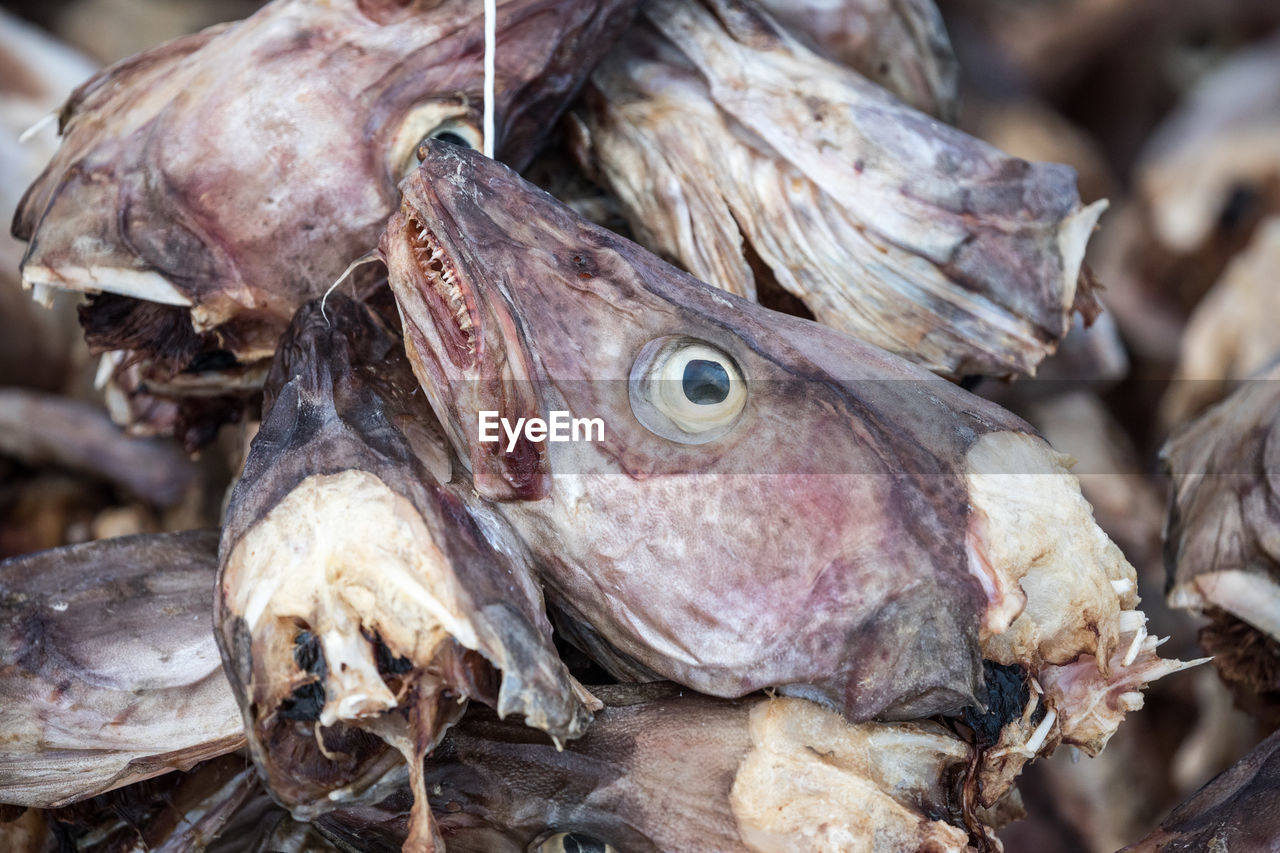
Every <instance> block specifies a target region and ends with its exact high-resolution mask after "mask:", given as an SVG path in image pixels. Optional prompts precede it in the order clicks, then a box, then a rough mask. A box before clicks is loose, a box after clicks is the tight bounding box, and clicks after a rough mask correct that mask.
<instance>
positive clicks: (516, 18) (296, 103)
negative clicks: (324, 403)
mask: <svg viewBox="0 0 1280 853" xmlns="http://www.w3.org/2000/svg"><path fill="white" fill-rule="evenodd" d="M633 3H634V0H579V2H574V3H569V4H566V3H562V2H551V0H511V2H505V3H500V4H499V5H498V17H497V26H498V36H497V45H498V47H497V80H498V89H497V102H496V108H497V116H498V126H497V130H496V133H497V135H498V137H499V138H498V139H497V143H498V145H497V150H498V152H499V153H500V155H501V156H503V157H504V158H506V159H509V160H510V161H511V162H513V163H515V164H517V165H522V164H524V163H525V162H527V161H528V159H529V158H530V157H531V156H532V154H533V153H534V151H535V149H536V148H537V146H538V145H539V144H540V143H541V140H542V137H543V135H544V134H545V133H546V132H547V131H548V130H549V128H550V126H551V124H552V122H553V120H554V118H555V116H556V115H557V114H558V112H559V110H560V109H561V107H562V105H563V104H564V103H565V102H566V101H567V99H568V98H569V97H571V96H572V95H573V93H574V92H575V91H576V89H577V87H578V85H579V83H580V82H581V80H582V78H583V76H584V75H585V74H586V72H587V71H588V70H589V69H590V67H591V65H592V64H593V63H594V61H595V59H596V58H597V57H598V56H599V55H600V54H601V53H602V52H603V51H604V50H605V49H606V48H607V47H608V45H609V44H610V43H611V42H612V40H613V38H614V37H615V36H616V35H617V34H618V32H619V30H620V28H621V27H622V26H623V25H625V22H626V19H627V17H628V16H629V11H630V7H631V6H632V5H633ZM481 17H482V7H481V6H480V5H477V4H475V3H473V2H470V0H448V2H445V3H425V2H422V3H412V4H405V3H395V2H390V0H368V1H367V2H365V1H364V0H362V2H356V0H338V1H337V2H320V0H276V2H273V3H271V4H269V5H268V6H267V7H265V8H264V9H262V10H261V11H260V12H259V13H258V14H256V15H253V16H252V17H250V18H248V19H246V20H245V21H242V22H238V23H235V24H230V25H226V26H221V27H214V28H211V29H209V30H206V31H204V32H202V33H199V34H196V35H193V36H188V37H185V38H181V39H178V40H175V41H173V42H169V43H168V44H165V45H162V46H160V47H157V48H155V49H154V50H151V51H148V52H146V53H143V54H140V55H138V56H136V57H133V58H131V59H129V60H126V61H124V62H121V63H119V64H117V65H115V66H113V67H111V68H109V69H107V70H106V71H104V72H103V73H102V74H100V75H98V76H97V77H95V78H93V79H92V80H90V81H89V82H88V83H86V84H85V85H84V86H82V87H81V88H80V89H78V90H77V91H76V93H75V94H74V95H73V96H72V98H71V100H70V101H69V102H68V104H67V106H66V107H64V109H63V113H62V131H63V142H62V147H61V148H60V149H59V151H58V153H57V156H56V157H55V158H54V161H53V162H52V163H51V164H50V165H49V167H48V168H47V169H46V171H45V173H44V174H43V175H42V176H41V177H40V179H39V180H38V181H37V182H36V183H35V184H34V185H33V186H32V187H31V188H30V190H28V192H27V195H26V197H25V198H24V199H23V202H22V204H21V206H20V207H19V210H18V214H17V217H16V219H15V222H14V233H15V234H16V235H17V236H19V237H21V238H23V239H27V240H29V241H30V245H29V246H28V249H27V254H26V257H25V259H24V261H23V268H22V275H23V281H24V283H25V284H26V286H28V287H33V288H35V289H36V291H37V294H36V295H37V297H38V298H39V297H40V296H41V295H42V294H44V293H47V292H48V291H49V290H50V289H57V288H61V289H71V290H78V291H85V292H88V293H99V292H101V293H103V294H106V296H103V297H99V298H98V299H95V300H94V301H93V302H92V303H91V304H90V306H89V307H88V308H86V309H85V311H84V312H82V323H83V325H84V326H85V328H86V332H87V335H88V339H89V343H90V345H91V347H93V348H94V349H95V351H98V352H102V351H110V350H128V351H129V353H130V360H138V359H142V360H145V361H146V362H147V366H148V376H147V379H148V380H149V381H150V382H152V383H155V382H164V381H169V380H172V379H174V378H175V377H178V375H179V374H181V372H182V371H184V370H188V371H192V372H196V373H200V372H204V373H208V374H210V376H209V377H208V378H210V379H213V380H215V381H216V380H217V379H218V378H219V377H218V374H219V373H220V372H221V371H223V370H225V369H226V368H227V366H228V365H232V366H243V365H250V364H252V363H253V362H261V361H264V360H269V359H270V357H271V354H272V353H273V352H274V351H275V347H276V342H277V340H278V339H279V337H280V334H281V333H282V332H283V330H284V328H285V326H287V324H288V322H289V320H290V318H291V317H292V316H293V313H294V311H295V309H297V308H298V306H299V305H301V304H302V303H303V302H305V301H307V300H308V299H311V298H313V297H315V296H319V295H320V293H321V292H322V291H324V290H325V289H326V288H328V287H329V285H330V284H332V283H333V282H334V281H335V280H336V279H337V278H338V277H339V275H340V274H341V273H342V272H343V270H344V269H345V268H346V267H347V266H348V264H350V263H351V262H352V261H353V260H354V259H355V258H357V257H358V256H360V255H361V254H363V253H364V252H366V251H368V250H369V249H370V248H372V246H373V245H374V243H375V242H376V240H377V236H378V233H379V231H380V230H381V228H382V227H383V225H384V224H385V221H386V218H387V216H388V215H390V213H391V212H392V210H393V209H394V205H395V203H396V182H397V181H398V180H399V179H400V178H401V177H402V176H403V175H404V173H405V171H406V170H407V168H408V167H409V166H410V165H411V164H412V163H413V162H414V159H413V155H414V151H415V150H416V147H417V143H418V141H419V140H420V139H422V138H424V137H426V136H428V135H431V134H452V138H454V139H457V140H459V141H465V142H466V143H469V144H474V145H477V146H479V145H480V143H481V140H480V129H479V127H480V113H481V98H482V89H483V74H482V55H483V39H482V20H481ZM281 92H288V93H290V94H289V97H280V96H279V95H280V93H281ZM184 378H188V379H189V378H190V377H184ZM174 393H175V394H199V393H200V390H199V389H175V391H174Z"/></svg>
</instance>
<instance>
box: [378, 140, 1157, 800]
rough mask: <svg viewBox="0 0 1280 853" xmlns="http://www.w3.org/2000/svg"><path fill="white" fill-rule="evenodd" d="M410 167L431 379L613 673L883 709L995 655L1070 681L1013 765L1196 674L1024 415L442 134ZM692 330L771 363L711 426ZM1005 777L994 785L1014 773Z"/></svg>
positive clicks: (953, 690)
mask: <svg viewBox="0 0 1280 853" xmlns="http://www.w3.org/2000/svg"><path fill="white" fill-rule="evenodd" d="M404 187H405V202H404V205H403V208H402V210H401V212H400V213H399V214H398V215H397V216H395V217H394V218H393V219H392V221H391V223H390V224H389V226H388V231H387V233H386V235H385V236H384V239H383V243H382V248H383V251H384V253H385V255H386V257H387V259H388V264H389V269H390V277H391V283H392V287H393V290H394V291H395V293H396V297H397V300H398V302H399V305H400V308H401V312H402V317H403V320H404V325H405V339H406V344H407V346H408V350H409V355H410V358H411V360H412V361H413V364H414V370H415V372H416V373H417V376H418V378H419V380H420V381H421V382H422V385H423V388H424V389H425V390H426V392H427V396H428V397H429V398H430V400H431V402H432V405H433V407H434V408H435V410H436V412H437V414H438V415H439V416H440V418H441V421H442V423H443V424H444V426H445V429H446V432H447V433H448V434H449V437H450V439H451V440H452V442H453V443H454V446H455V449H456V450H457V452H458V453H459V455H460V456H461V457H462V458H463V459H464V460H466V461H467V462H468V464H469V467H470V469H471V474H472V477H473V479H474V483H475V486H476V488H477V490H478V491H479V493H480V494H481V495H483V496H485V497H488V498H490V499H498V500H500V501H502V502H501V503H499V504H498V505H497V507H496V509H497V510H498V511H499V512H500V513H501V514H502V516H503V517H504V518H505V519H507V521H508V522H509V523H510V524H511V525H512V526H513V527H514V529H515V530H516V531H517V532H518V533H519V535H520V536H521V538H522V539H523V540H524V542H525V543H526V544H527V545H528V547H529V548H530V549H531V550H532V551H533V553H534V554H535V555H536V556H537V558H538V560H539V564H540V566H539V574H540V577H541V578H542V580H543V581H544V583H545V584H546V586H547V593H548V598H549V600H550V601H551V602H552V603H553V604H554V605H555V607H556V608H558V610H559V611H560V612H561V614H562V616H563V619H562V622H561V623H560V625H561V627H562V628H563V629H564V630H565V631H566V632H567V633H569V635H570V636H571V637H572V639H573V641H574V642H575V643H577V644H579V645H581V646H584V647H585V648H586V649H587V650H588V651H589V652H590V653H591V654H592V655H593V656H594V657H595V658H596V659H597V660H598V661H599V662H601V663H602V664H603V665H605V666H606V667H607V668H609V669H611V670H612V671H613V672H614V673H615V674H617V675H619V676H621V677H624V678H633V679H635V678H644V677H646V676H648V677H652V675H654V674H656V675H659V676H661V677H664V678H668V679H671V680H674V681H677V682H679V683H682V684H685V685H687V686H689V687H692V688H694V689H696V690H698V691H700V692H704V693H709V694H712V695H720V696H741V695H744V694H746V693H748V692H750V691H752V690H756V689H760V688H765V687H775V688H778V689H779V690H781V691H782V692H784V693H789V694H793V695H798V696H804V697H807V698H812V699H817V700H819V701H822V702H824V703H828V704H830V705H832V706H834V707H835V708H837V709H839V710H840V711H841V712H842V713H843V714H845V715H846V716H847V717H848V718H849V719H851V720H855V721H857V720H865V719H870V718H874V717H880V718H890V719H893V718H896V719H912V718H918V717H922V716H928V715H931V714H936V713H944V714H947V713H957V712H959V711H960V710H961V709H962V708H964V707H965V706H969V705H975V704H977V703H978V702H980V701H985V700H986V696H985V692H986V688H985V686H984V684H983V676H982V668H981V667H980V665H979V663H980V660H981V659H982V658H987V659H989V660H992V661H997V662H999V663H1001V664H1006V665H1009V666H1011V667H1021V669H1018V672H1019V673H1020V675H1019V683H1020V684H1021V686H1022V688H1023V691H1024V692H1026V693H1027V694H1028V695H1027V698H1026V699H1024V702H1028V703H1029V702H1031V700H1030V698H1029V697H1030V693H1031V687H1030V685H1031V684H1032V682H1033V680H1034V679H1033V678H1032V676H1034V677H1038V678H1040V679H1041V681H1042V682H1046V681H1047V680H1048V679H1050V678H1051V677H1054V674H1055V673H1057V675H1056V677H1057V682H1055V683H1061V685H1062V688H1061V689H1060V690H1058V692H1056V693H1053V692H1052V691H1050V692H1049V693H1047V694H1046V695H1045V696H1044V697H1043V698H1039V699H1037V700H1035V701H1037V702H1038V703H1039V704H1040V705H1041V706H1044V705H1045V704H1046V703H1047V704H1048V706H1049V709H1050V710H1051V711H1052V714H1044V715H1042V716H1037V712H1036V708H1035V707H1032V706H1031V705H1028V706H1027V710H1026V712H1025V714H1024V713H1023V706H1022V705H1021V704H1019V705H1018V706H1017V707H1016V708H1014V709H1013V713H1012V716H1013V717H1015V718H1017V719H1015V720H1012V721H1009V725H1010V726H1012V728H1011V729H1010V730H1009V731H1008V732H1007V736H1005V737H1004V740H1003V741H1002V746H1003V747H1007V749H1006V752H1007V753H1008V756H1007V761H1006V763H1004V764H1001V767H1011V768H1012V767H1015V765H1016V766H1020V765H1021V761H1024V760H1025V759H1026V758H1029V757H1030V756H1032V755H1034V754H1035V753H1036V752H1037V751H1040V750H1047V749H1052V748H1053V746H1055V745H1056V744H1057V743H1059V742H1062V741H1065V742H1070V743H1073V744H1078V745H1080V746H1082V747H1084V748H1085V749H1087V750H1090V751H1096V750H1097V749H1100V748H1101V747H1102V745H1103V744H1104V743H1105V740H1106V738H1107V736H1109V734H1110V731H1111V730H1112V729H1113V728H1114V725H1116V724H1118V723H1119V720H1120V718H1121V717H1122V716H1123V713H1124V710H1125V709H1126V708H1129V707H1133V706H1134V705H1136V704H1137V700H1135V699H1134V697H1135V696H1138V695H1140V694H1137V693H1135V691H1137V690H1140V689H1141V687H1142V685H1143V684H1144V683H1145V682H1146V681H1147V680H1150V679H1153V678H1155V677H1158V675H1160V674H1163V673H1164V672H1167V671H1169V670H1171V669H1173V668H1176V667H1177V663H1176V662H1163V661H1159V659H1158V658H1156V657H1155V655H1154V653H1153V651H1152V647H1153V646H1154V643H1155V639H1154V638H1149V637H1147V636H1146V632H1145V628H1144V623H1145V616H1143V614H1142V612H1141V611H1138V610H1135V609H1134V607H1135V605H1136V603H1137V596H1136V593H1135V583H1134V573H1133V569H1132V567H1131V566H1130V565H1129V564H1128V563H1127V562H1125V560H1124V558H1123V556H1122V555H1121V554H1120V552H1119V550H1118V549H1117V548H1116V547H1115V545H1113V544H1112V543H1111V542H1110V540H1108V539H1107V537H1106V536H1105V534H1103V533H1102V531H1100V530H1099V529H1098V528H1097V526H1096V525H1095V524H1094V521H1093V518H1092V516H1091V514H1090V509H1089V506H1088V504H1087V503H1086V502H1085V501H1084V499H1083V498H1082V497H1081V495H1080V491H1079V486H1078V484H1077V483H1076V481H1075V479H1074V478H1073V477H1071V475H1070V474H1068V473H1067V471H1066V469H1065V468H1064V467H1063V464H1062V463H1063V461H1064V458H1063V457H1061V456H1060V455H1058V454H1056V453H1054V452H1053V451H1052V450H1051V449H1050V448H1049V447H1048V445H1046V444H1045V443H1044V442H1043V441H1041V440H1040V439H1038V438H1036V437H1035V436H1033V435H1031V434H1029V427H1027V426H1026V425H1025V424H1024V423H1022V422H1021V421H1019V420H1018V419H1016V418H1015V417H1013V416H1012V415H1010V414H1008V413H1007V412H1004V411H1003V410H1000V409H999V408H997V407H995V406H993V405H991V404H989V403H986V402H984V401H982V400H980V399H978V398H976V397H973V396H971V395H969V394H966V393H965V392H963V391H961V390H959V389H958V388H956V387H955V386H953V385H952V384H951V383H948V382H946V381H944V380H940V379H937V378H936V377H933V376H931V375H930V374H928V373H926V372H924V371H922V370H919V369H917V368H914V367H912V366H911V365H909V364H907V363H905V362H903V361H901V360H900V359H897V358H895V357H893V356H892V355H889V354H887V353H884V352H883V351H880V350H877V349H875V348H873V347H870V346H868V345H865V344H862V343H859V342H857V341H856V340H853V339H851V338H848V337H845V336H844V335H841V334H839V333H838V332H835V331H834V330H831V329H828V328H825V327H822V326H819V325H817V324H814V323H810V322H807V321H803V320H799V319H796V318H792V317H787V316H785V315H781V314H777V313H775V312H771V311H768V310H765V309H763V308H760V307H759V306H755V305H753V304H751V303H748V302H745V301H743V300H740V299H737V298H734V297H732V296H730V295H727V294H724V293H723V292H721V291H719V290H716V289H714V288H711V287H709V286H707V285H704V284H702V283H700V282H697V281H696V280H694V279H692V278H691V277H689V276H687V275H685V274H683V273H681V272H679V271H678V270H676V269H674V268H673V267H671V266H669V265H667V264H664V263H663V262H661V261H660V260H659V259H657V258H656V257H654V256H653V255H651V254H649V253H648V252H646V251H644V250H643V249H641V248H640V247H638V246H636V245H634V244H632V243H630V242H628V241H625V240H622V239H620V238H618V237H617V236H616V235H613V234H610V233H609V232H607V231H605V230H603V229H600V228H598V227H596V226H592V225H590V224H588V223H586V222H584V221H582V220H581V219H579V218H577V217H576V216H575V215H574V214H573V213H572V212H571V211H569V210H568V209H567V208H565V207H563V206H562V205H560V204H558V203H557V202H555V200H554V199H552V198H551V197H549V196H547V195H546V194H544V193H541V192H539V191H537V190H535V189H533V188H532V187H531V186H529V185H528V184H527V183H525V182H523V181H522V180H521V179H520V178H519V177H518V176H516V175H515V174H514V173H512V172H510V171H509V170H507V169H505V168H504V167H502V166H501V165H500V164H496V163H493V162H491V161H486V160H484V159H483V158H480V157H477V156H474V155H472V154H471V153H470V152H465V151H461V150H458V149H449V148H448V147H447V146H441V145H434V144H433V145H431V146H429V147H428V150H427V156H426V159H425V161H424V163H423V166H422V167H421V168H420V169H419V171H418V172H417V174H415V175H414V176H413V177H412V178H410V179H409V180H408V181H407V182H406V183H405V185H404ZM478 247H483V248H482V249H480V248H478ZM568 327H571V328H572V329H573V330H574V331H573V334H572V336H571V337H570V338H566V337H565V336H564V329H565V328H568ZM517 330H518V331H517ZM566 340H568V341H572V345H571V346H570V345H566ZM686 340H692V341H698V342H701V344H699V345H705V346H706V347H708V349H707V350H705V352H708V353H711V354H712V355H711V356H709V357H712V358H718V359H720V360H721V362H720V363H722V364H727V365H729V366H730V367H732V368H733V369H734V370H735V372H740V374H741V377H742V378H743V380H744V382H745V384H744V385H743V388H744V394H745V395H746V400H745V402H744V404H743V408H742V410H741V412H740V413H739V414H736V415H734V414H733V413H732V412H731V413H730V419H729V420H727V421H725V422H724V423H723V424H721V425H720V428H721V429H723V430H724V433H723V434H722V435H720V436H719V437H714V436H713V437H712V438H713V440H711V441H708V442H705V443H696V441H697V440H698V437H696V436H693V435H692V434H690V433H685V434H684V437H683V438H682V437H681V434H680V432H679V429H678V428H677V427H676V425H675V422H674V421H671V420H670V419H669V416H668V415H666V414H663V412H664V411H666V410H665V409H661V408H658V406H659V403H660V402H661V401H660V400H659V399H658V398H655V397H653V396H652V395H651V394H650V392H649V391H648V390H646V389H647V387H648V386H647V385H646V384H645V382H644V381H643V379H644V376H645V375H647V374H646V371H647V370H648V369H649V367H648V365H649V364H650V362H649V361H648V360H649V359H652V358H657V357H659V356H658V355H657V354H655V344H654V342H655V341H658V342H660V343H661V345H662V346H668V345H669V346H676V347H682V346H685V345H686V344H684V343H681V342H682V341H686ZM672 342H675V343H672ZM663 351H664V350H663V349H662V348H661V346H660V347H659V348H658V350H657V353H659V354H660V353H661V352H663ZM588 354H589V355H588ZM637 371H638V372H637ZM628 376H631V377H632V378H631V379H630V380H628ZM637 377H638V378H637ZM655 400H657V402H655ZM633 401H638V402H635V404H634V405H633ZM663 405H665V404H663ZM482 410H499V411H501V413H502V415H503V417H505V418H507V419H508V420H509V421H514V419H515V418H517V417H523V416H530V415H534V414H538V413H542V414H544V415H545V413H547V412H550V411H556V410H563V411H568V412H571V413H573V415H575V416H578V417H599V418H601V419H602V420H603V422H604V424H605V435H604V439H603V441H597V442H590V443H587V442H579V443H577V444H566V443H552V442H533V441H530V440H522V441H520V442H517V443H516V444H515V446H514V449H513V450H512V451H511V452H504V450H503V449H502V448H500V447H497V446H495V445H494V444H488V443H482V442H480V441H478V430H477V418H478V413H479V411H482ZM658 416H661V417H658ZM640 417H644V418H646V421H644V422H645V423H648V424H649V425H650V427H651V428H652V429H655V430H663V431H664V432H663V434H665V435H666V436H668V437H662V434H659V433H658V432H651V431H650V429H649V428H646V427H645V426H642V425H641V423H642V422H641V421H640V420H638V418H640ZM655 418H658V419H657V420H655ZM661 418H668V420H666V421H662V420H661ZM673 430H674V431H673ZM743 519H750V520H751V523H750V524H744V523H743ZM1082 662H1083V663H1082ZM1058 670H1062V672H1060V673H1059V672H1058ZM1045 689H1046V690H1047V689H1048V688H1047V687H1046V688H1045ZM1103 700H1105V701H1103ZM1033 717H1034V718H1035V720H1037V721H1036V722H1034V723H1033V722H1032V719H1033ZM1045 720H1047V722H1045ZM1004 723H1005V721H1004V720H1001V721H999V723H998V724H997V726H996V727H997V728H999V726H1001V725H1003V724H1004ZM1028 723H1031V725H1028ZM1002 772H1003V771H1002ZM1011 772H1016V768H1015V770H1014V771H1011ZM984 773H987V771H984ZM991 773H993V774H996V775H998V776H1000V778H992V779H991V781H990V784H989V785H988V786H987V787H986V788H985V789H984V793H983V796H984V798H985V799H986V801H987V802H988V803H990V802H993V801H994V800H995V799H998V797H999V792H1000V791H1002V790H1004V789H1005V788H1007V782H1008V778H1006V777H1007V776H1008V775H1011V774H1005V775H1001V774H998V773H996V770H995V768H994V766H993V767H992V768H991Z"/></svg>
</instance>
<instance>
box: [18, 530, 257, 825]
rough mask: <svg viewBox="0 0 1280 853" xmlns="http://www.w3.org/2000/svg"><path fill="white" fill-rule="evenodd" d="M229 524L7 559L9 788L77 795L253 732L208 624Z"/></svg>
mask: <svg viewBox="0 0 1280 853" xmlns="http://www.w3.org/2000/svg"><path fill="white" fill-rule="evenodd" d="M216 547H217V536H216V535H215V534H213V533H211V532H203V531H201V532H190V533H175V534H162V535H155V536H131V537H126V538H122V539H109V540H104V541H101V542H94V543H90V544H87V545H73V546H70V547H66V548H58V549H55V550H52V551H45V552H42V553H39V554H33V555H31V556H27V557H18V558H15V559H12V560H8V561H6V562H4V563H0V631H2V632H3V642H0V730H3V731H4V733H5V742H4V745H3V749H2V750H0V802H5V803H16V804H20V805H27V806H38V807H41V808H53V807H57V806H60V805H64V804H66V803H73V802H76V801H77V800H82V799H85V798H86V797H91V796H94V795H96V794H99V793H101V792H103V791H109V790H111V789H113V788H117V787H120V786H122V785H127V784H130V783H132V782H136V781H139V780H142V779H148V778H150V777H152V776H156V775H159V774H162V773H167V772H169V771H170V770H174V769H186V768H190V767H191V766H193V765H194V764H196V763H197V762H199V761H201V760H203V759H206V758H209V757H212V756H215V755H220V754H222V753H224V752H229V751H231V750H234V749H237V748H239V747H240V746H242V745H243V744H244V735H243V733H242V731H241V724H240V718H239V714H238V713H237V710H236V705H235V698H234V697H233V696H232V693H231V691H230V689H228V685H227V683H226V679H225V678H224V677H223V675H222V667H221V663H220V661H219V659H218V649H217V646H216V644H215V643H214V638H213V634H212V632H211V631H210V629H209V613H210V608H211V604H212V601H211V598H212V595H211V594H212V591H213V580H214V573H215V569H216V560H215V550H216Z"/></svg>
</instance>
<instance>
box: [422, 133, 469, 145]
mask: <svg viewBox="0 0 1280 853" xmlns="http://www.w3.org/2000/svg"><path fill="white" fill-rule="evenodd" d="M431 138H432V139H439V140H440V141H441V142H447V143H449V144H450V145H457V146H458V147H459V148H470V147H471V143H470V142H468V141H467V140H466V138H465V137H463V136H462V135H461V134H458V133H454V132H453V131H452V130H444V131H441V132H440V133H436V134H432V136H431Z"/></svg>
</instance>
